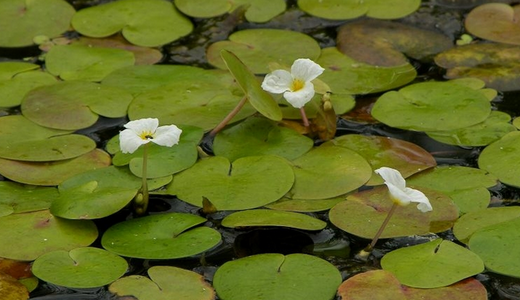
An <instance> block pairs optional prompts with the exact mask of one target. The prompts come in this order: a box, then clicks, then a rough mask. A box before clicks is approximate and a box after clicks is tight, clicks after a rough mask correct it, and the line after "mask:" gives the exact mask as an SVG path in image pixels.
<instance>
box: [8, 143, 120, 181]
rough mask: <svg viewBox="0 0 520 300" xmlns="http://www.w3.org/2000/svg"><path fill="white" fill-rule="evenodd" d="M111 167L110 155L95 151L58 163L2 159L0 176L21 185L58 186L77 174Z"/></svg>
mask: <svg viewBox="0 0 520 300" xmlns="http://www.w3.org/2000/svg"><path fill="white" fill-rule="evenodd" d="M109 165H110V155H108V154H107V153H106V152H104V151H102V150H99V149H94V150H92V151H90V152H89V153H86V154H83V155H81V156H78V157H76V158H73V159H67V160H62V161H56V162H41V163H40V162H22V161H16V160H7V159H1V158H0V174H2V175H3V176H5V177H7V178H9V179H11V180H13V181H16V182H20V183H26V184H34V185H58V184H60V183H61V182H62V181H64V180H66V179H68V178H70V177H72V176H74V175H76V174H79V173H83V172H86V171H90V170H93V169H98V168H103V167H108V166H109Z"/></svg>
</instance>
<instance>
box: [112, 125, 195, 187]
mask: <svg viewBox="0 0 520 300" xmlns="http://www.w3.org/2000/svg"><path fill="white" fill-rule="evenodd" d="M180 128H181V129H182V135H181V138H180V141H179V144H177V145H175V146H173V147H171V148H170V147H162V146H159V145H156V144H154V143H150V144H149V145H148V161H147V173H146V178H158V177H164V176H168V175H171V174H175V173H178V172H180V171H182V170H185V169H187V168H189V167H191V166H192V165H193V164H195V162H196V161H197V158H198V152H197V145H198V144H199V142H200V140H201V139H202V135H203V134H204V132H203V131H202V129H200V128H198V127H192V126H180ZM114 144H115V145H117V147H118V149H119V139H118V138H117V136H116V137H115V139H114ZM112 163H113V164H114V165H115V166H126V165H129V167H130V171H132V173H133V174H134V175H136V176H138V177H141V176H142V173H143V149H142V147H140V148H139V149H137V150H136V151H135V152H134V153H131V154H128V153H127V154H125V153H122V152H120V151H119V152H117V153H116V154H115V155H114V157H113V159H112Z"/></svg>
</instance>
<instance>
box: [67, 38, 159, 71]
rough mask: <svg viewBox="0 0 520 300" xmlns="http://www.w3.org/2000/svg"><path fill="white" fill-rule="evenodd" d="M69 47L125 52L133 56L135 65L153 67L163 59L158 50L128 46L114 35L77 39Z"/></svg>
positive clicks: (125, 41)
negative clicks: (111, 49)
mask: <svg viewBox="0 0 520 300" xmlns="http://www.w3.org/2000/svg"><path fill="white" fill-rule="evenodd" d="M71 45H83V46H87V47H100V48H115V49H122V50H127V51H130V52H132V53H133V54H134V58H135V64H136V65H153V64H156V63H158V62H160V61H161V59H162V58H163V55H162V53H161V51H159V49H155V48H148V47H140V46H136V45H133V44H130V43H129V42H128V41H127V40H125V39H124V38H123V37H122V36H121V35H115V36H111V37H108V38H103V39H95V38H88V37H80V38H79V39H77V40H74V41H72V43H71Z"/></svg>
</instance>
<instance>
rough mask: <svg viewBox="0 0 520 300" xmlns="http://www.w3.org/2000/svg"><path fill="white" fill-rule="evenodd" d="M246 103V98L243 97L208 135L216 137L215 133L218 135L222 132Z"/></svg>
mask: <svg viewBox="0 0 520 300" xmlns="http://www.w3.org/2000/svg"><path fill="white" fill-rule="evenodd" d="M246 101H247V96H244V97H243V98H242V99H241V100H240V102H238V104H237V106H235V108H233V110H232V111H231V112H230V113H229V114H228V115H227V116H226V117H225V118H224V120H222V122H220V124H218V125H217V126H216V127H215V128H213V130H212V131H211V132H210V133H209V134H210V135H211V136H215V135H217V133H219V132H220V131H221V130H222V128H224V127H225V126H226V125H227V124H228V123H229V121H231V119H233V117H235V116H236V115H237V114H238V112H239V111H240V109H242V107H244V105H245V104H246Z"/></svg>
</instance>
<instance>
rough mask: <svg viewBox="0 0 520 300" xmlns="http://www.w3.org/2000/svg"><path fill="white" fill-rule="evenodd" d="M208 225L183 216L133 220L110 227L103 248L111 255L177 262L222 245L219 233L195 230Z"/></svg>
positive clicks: (195, 218)
mask: <svg viewBox="0 0 520 300" xmlns="http://www.w3.org/2000/svg"><path fill="white" fill-rule="evenodd" d="M205 221H206V219H204V218H202V217H199V216H195V215H191V214H182V213H166V214H158V215H151V216H146V217H142V218H138V219H131V220H128V221H124V222H121V223H118V224H116V225H114V226H112V227H110V228H109V229H108V230H107V231H106V232H105V234H103V238H102V239H101V244H102V245H103V248H105V249H107V250H108V251H110V252H113V253H116V254H119V255H121V256H127V257H135V258H144V259H174V258H182V257H188V256H193V255H196V254H199V253H201V252H204V251H206V250H208V249H210V248H212V247H214V246H215V245H217V244H218V243H219V242H220V233H218V231H216V230H215V229H212V228H209V227H205V226H200V227H195V226H197V225H199V224H202V223H204V222H205ZM193 227H195V228H193ZM191 228H193V229H191ZM143 245H146V247H143Z"/></svg>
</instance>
